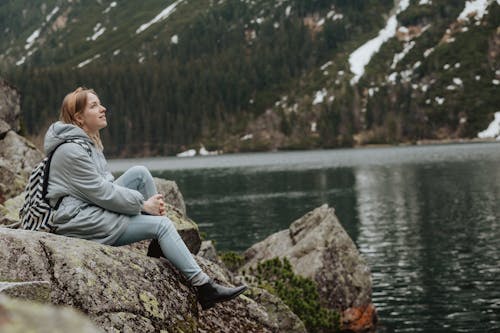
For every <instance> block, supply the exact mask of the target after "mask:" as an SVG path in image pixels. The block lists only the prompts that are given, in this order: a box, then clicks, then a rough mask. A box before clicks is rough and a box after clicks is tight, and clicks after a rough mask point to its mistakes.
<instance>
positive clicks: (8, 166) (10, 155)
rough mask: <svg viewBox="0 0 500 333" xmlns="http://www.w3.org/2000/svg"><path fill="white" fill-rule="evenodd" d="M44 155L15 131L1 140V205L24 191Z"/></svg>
mask: <svg viewBox="0 0 500 333" xmlns="http://www.w3.org/2000/svg"><path fill="white" fill-rule="evenodd" d="M43 157H44V154H43V153H42V152H41V151H39V150H38V149H37V148H36V147H35V146H34V145H33V144H32V143H31V142H29V141H28V140H26V139H25V138H23V137H22V136H20V135H18V134H17V133H15V132H13V131H8V132H7V133H6V134H5V137H4V138H3V139H2V140H0V203H2V202H4V201H5V200H6V199H9V198H12V197H14V196H16V195H18V194H19V193H20V192H22V191H23V190H24V187H25V186H26V182H27V180H28V177H29V174H30V173H31V170H32V169H33V167H34V166H35V165H36V164H37V163H38V162H40V161H41V160H42V158H43Z"/></svg>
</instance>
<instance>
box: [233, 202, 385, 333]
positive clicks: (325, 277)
mask: <svg viewBox="0 0 500 333" xmlns="http://www.w3.org/2000/svg"><path fill="white" fill-rule="evenodd" d="M244 256H245V260H246V264H245V265H244V266H243V267H242V268H241V269H240V271H243V270H246V271H248V269H249V267H250V266H252V267H255V266H256V265H257V263H259V262H262V261H265V260H270V259H273V258H275V257H280V258H283V257H286V258H288V260H289V261H290V263H291V264H292V267H293V270H294V272H295V273H296V274H299V275H302V276H304V277H307V278H311V279H313V280H314V281H316V283H317V285H318V292H319V294H320V299H321V302H322V304H323V305H324V306H326V307H328V308H331V309H335V310H337V311H340V312H341V313H346V315H344V316H343V319H342V320H343V322H344V327H343V328H344V329H345V330H349V329H352V328H356V330H353V331H356V332H360V331H363V330H368V329H371V328H372V327H373V326H374V324H375V322H376V320H377V317H376V312H375V311H374V308H373V305H371V304H372V303H371V291H372V282H371V276H370V269H369V267H368V266H367V264H366V263H365V261H364V259H363V258H362V257H361V256H360V254H359V252H358V250H357V248H356V246H355V244H354V242H353V241H352V240H351V238H350V237H349V236H348V235H347V233H346V232H345V230H344V229H343V228H342V226H341V224H340V222H339V221H338V219H337V217H336V216H335V212H334V210H333V208H329V207H328V206H327V205H323V206H321V207H319V208H316V209H315V210H313V211H311V212H309V213H307V214H306V215H305V216H303V217H301V218H300V219H298V220H296V221H295V222H293V223H292V224H291V225H290V228H289V229H288V230H283V231H280V232H277V233H275V234H273V235H271V236H269V237H268V238H267V239H265V240H263V241H262V242H259V243H257V244H255V245H253V246H252V247H251V248H249V249H248V250H247V251H246V252H245V253H244ZM349 309H351V310H349ZM352 309H356V311H352ZM370 309H371V311H370ZM365 310H366V311H368V312H367V313H365V312H366V311H365ZM346 311H347V312H346ZM349 311H351V312H352V313H351V312H349ZM360 311H361V312H362V314H361V315H359V316H356V315H352V314H353V313H354V312H356V313H358V312H360ZM349 314H350V315H349ZM368 316H369V317H370V318H369V320H366V317H368ZM354 318H358V319H361V318H362V319H363V321H364V322H367V323H366V324H365V325H360V323H359V322H351V321H350V319H354ZM360 326H362V328H361V327H360Z"/></svg>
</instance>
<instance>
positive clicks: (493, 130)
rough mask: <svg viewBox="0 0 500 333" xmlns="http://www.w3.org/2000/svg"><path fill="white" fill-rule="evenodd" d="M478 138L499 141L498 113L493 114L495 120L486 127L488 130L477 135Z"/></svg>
mask: <svg viewBox="0 0 500 333" xmlns="http://www.w3.org/2000/svg"><path fill="white" fill-rule="evenodd" d="M477 136H478V138H481V139H486V138H496V139H497V140H500V111H499V112H495V119H493V121H492V122H491V123H490V124H489V125H488V128H487V129H485V130H484V131H482V132H479V133H478V134H477Z"/></svg>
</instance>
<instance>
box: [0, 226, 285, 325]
mask: <svg viewBox="0 0 500 333" xmlns="http://www.w3.org/2000/svg"><path fill="white" fill-rule="evenodd" d="M197 260H198V261H199V262H200V265H201V266H202V267H203V268H204V269H205V270H206V271H207V272H208V273H209V275H211V276H212V277H213V278H214V279H216V280H219V281H226V282H227V280H226V277H225V276H224V275H220V274H218V271H217V267H216V266H214V264H213V263H210V262H208V261H205V260H203V259H202V258H197ZM0 281H10V282H12V281H16V282H23V281H49V282H50V299H51V302H52V303H54V304H61V305H69V306H72V307H74V308H76V309H78V310H80V311H82V312H83V313H85V314H86V315H87V316H88V317H89V318H90V319H91V320H92V321H93V322H94V323H95V324H96V325H97V326H99V327H101V328H102V329H104V330H105V331H108V332H115V331H117V330H118V331H129V332H155V331H161V330H165V331H168V332H172V331H175V332H179V331H182V332H197V331H198V330H200V331H203V330H204V331H210V332H214V331H219V332H273V331H276V330H277V329H276V326H275V325H274V324H273V323H272V322H270V321H269V315H268V314H267V312H266V310H265V308H264V307H262V306H261V305H259V304H258V303H256V302H255V301H253V300H251V299H249V298H248V297H245V296H240V297H239V298H237V299H235V300H232V301H230V302H226V303H223V304H219V305H217V306H216V307H214V308H213V309H210V310H209V311H201V310H200V309H199V308H198V305H197V302H196V298H195V295H194V292H193V290H192V288H191V287H189V286H188V285H187V283H186V281H184V278H183V277H182V276H181V275H180V274H179V273H178V272H177V271H176V270H175V269H174V268H173V267H172V266H170V264H169V263H168V262H167V261H166V260H162V259H155V258H150V257H147V256H144V255H142V254H139V253H136V252H133V251H130V250H128V249H124V248H115V247H110V246H105V245H100V244H98V243H94V242H89V241H85V240H81V239H74V238H67V237H62V236H57V235H53V234H48V233H42V232H32V231H25V230H12V229H6V228H0Z"/></svg>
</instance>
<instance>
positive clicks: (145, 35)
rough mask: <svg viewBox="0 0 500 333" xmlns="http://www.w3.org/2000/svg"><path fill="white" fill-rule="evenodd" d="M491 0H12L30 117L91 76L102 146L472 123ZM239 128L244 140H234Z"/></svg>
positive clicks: (494, 96) (298, 139)
mask: <svg viewBox="0 0 500 333" xmlns="http://www.w3.org/2000/svg"><path fill="white" fill-rule="evenodd" d="M499 11H500V1H498V0H496V1H491V0H474V1H468V2H466V1H463V0H448V1H444V0H442V1H436V0H433V1H430V0H415V1H409V0H403V1H396V2H393V1H387V0H386V1H375V0H370V1H368V0H364V1H361V0H356V1H343V0H311V1H307V2H305V1H300V0H281V1H268V0H260V1H259V0H248V1H239V0H226V1H224V0H220V1H201V0H190V1H185V0H178V1H167V2H165V1H147V2H144V3H138V2H124V3H120V2H115V1H104V0H102V1H96V2H91V3H88V2H83V1H76V0H74V1H68V2H65V1H45V2H44V5H42V6H40V5H33V4H32V2H29V1H15V2H13V1H11V2H8V3H4V4H2V5H0V29H2V30H3V31H4V32H5V36H6V38H4V39H2V40H1V41H0V51H1V52H0V53H1V55H0V68H1V69H2V73H4V74H3V76H5V77H6V78H7V79H9V80H10V81H12V82H13V83H15V84H16V85H17V87H18V88H19V89H20V90H21V92H22V93H23V112H24V127H25V130H26V132H28V133H35V132H37V131H43V128H44V126H46V125H47V123H49V122H50V121H52V120H53V119H54V118H55V117H57V107H58V105H59V103H60V101H61V100H62V97H63V95H64V94H65V93H67V92H68V90H71V89H73V88H74V87H75V86H77V85H87V86H92V87H93V88H95V89H96V91H98V92H99V94H100V97H101V100H103V102H104V103H105V104H106V105H107V106H108V107H109V109H110V110H111V122H110V123H111V125H110V128H109V130H108V131H105V133H104V134H105V135H104V139H105V142H106V147H107V151H108V153H111V154H114V155H119V154H122V155H125V154H136V155H138V154H146V155H148V154H171V153H175V152H178V151H180V150H182V149H185V148H188V147H190V146H193V145H194V146H197V145H198V143H199V142H203V143H204V144H205V145H207V147H209V148H212V149H213V148H218V149H224V150H226V151H238V150H261V149H275V148H288V149H291V148H314V147H338V146H346V145H347V146H350V145H353V144H360V143H361V144H362V143H394V142H401V141H415V140H422V139H448V138H464V137H475V136H476V135H477V133H478V132H479V131H481V130H483V129H485V128H486V127H487V126H488V124H489V123H490V122H491V121H492V120H493V114H494V113H495V112H496V111H499V110H497V108H498V105H500V103H499V102H500V101H499V97H498V96H500V94H498V90H499V89H498V80H499V79H500V72H499V69H500V68H499V67H500V66H499V63H498V51H499V48H500V46H499V44H500V43H499V40H500V31H499V29H498V26H499V18H500V13H499ZM240 138H241V139H244V140H241V139H240Z"/></svg>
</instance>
